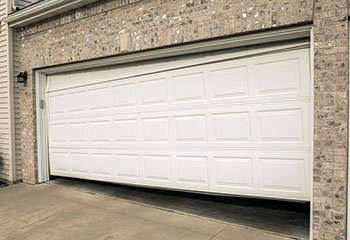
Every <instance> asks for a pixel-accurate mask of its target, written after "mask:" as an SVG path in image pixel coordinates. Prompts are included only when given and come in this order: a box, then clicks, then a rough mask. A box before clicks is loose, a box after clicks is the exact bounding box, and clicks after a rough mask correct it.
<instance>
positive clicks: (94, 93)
mask: <svg viewBox="0 0 350 240" xmlns="http://www.w3.org/2000/svg"><path fill="white" fill-rule="evenodd" d="M88 93H89V107H90V111H103V110H108V109H109V108H110V107H109V96H110V93H109V88H108V87H107V86H105V87H101V88H95V89H89V90H88Z"/></svg>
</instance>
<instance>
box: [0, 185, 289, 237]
mask: <svg viewBox="0 0 350 240" xmlns="http://www.w3.org/2000/svg"><path fill="white" fill-rule="evenodd" d="M0 239H1V240H2V239H11V240H15V239H21V240H22V239H35V240H39V239H45V240H46V239H50V240H54V239H65V240H69V239H74V240H77V239H105V240H107V239H108V240H110V239H120V240H123V239H135V240H138V239H145V240H146V239H147V240H149V239H151V240H157V239H160V240H164V239H167V240H171V239H176V240H181V239H186V240H192V239H193V240H195V239H199V240H241V239H242V240H247V239H248V240H253V239H259V240H265V239H266V240H277V239H280V240H287V239H290V238H286V237H282V236H278V235H275V234H272V233H268V232H264V231H260V230H255V229H252V228H247V227H241V226H237V225H233V224H229V223H225V222H220V221H216V220H213V219H209V218H203V217H198V216H195V215H189V214H185V213H179V212H174V211H169V210H166V209H159V208H156V207H152V206H148V205H143V204H139V203H134V202H130V201H126V200H123V199H118V198H112V197H108V196H103V195H96V194H91V193H88V192H83V191H79V190H77V189H73V188H68V187H62V186H58V185H54V184H50V183H47V184H41V185H36V186H31V185H26V184H23V183H21V184H16V185H13V186H10V187H6V188H2V189H0Z"/></svg>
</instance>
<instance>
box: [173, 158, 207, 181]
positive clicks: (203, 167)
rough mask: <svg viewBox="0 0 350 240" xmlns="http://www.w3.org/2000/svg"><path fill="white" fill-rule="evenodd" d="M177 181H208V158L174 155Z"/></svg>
mask: <svg viewBox="0 0 350 240" xmlns="http://www.w3.org/2000/svg"><path fill="white" fill-rule="evenodd" d="M176 162H177V181H178V182H182V183H197V184H198V183H199V184H206V183H208V158H207V157H202V156H176Z"/></svg>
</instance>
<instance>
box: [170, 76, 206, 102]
mask: <svg viewBox="0 0 350 240" xmlns="http://www.w3.org/2000/svg"><path fill="white" fill-rule="evenodd" d="M172 79H173V80H174V91H175V94H174V95H175V102H187V101H198V100H204V89H205V88H204V78H203V74H202V73H192V74H186V75H181V76H174V77H172Z"/></svg>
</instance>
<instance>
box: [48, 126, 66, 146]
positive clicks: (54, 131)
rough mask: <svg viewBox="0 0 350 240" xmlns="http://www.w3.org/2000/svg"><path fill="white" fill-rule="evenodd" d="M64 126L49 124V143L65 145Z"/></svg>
mask: <svg viewBox="0 0 350 240" xmlns="http://www.w3.org/2000/svg"><path fill="white" fill-rule="evenodd" d="M66 141H67V140H66V124H65V123H51V124H50V142H51V143H66Z"/></svg>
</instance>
